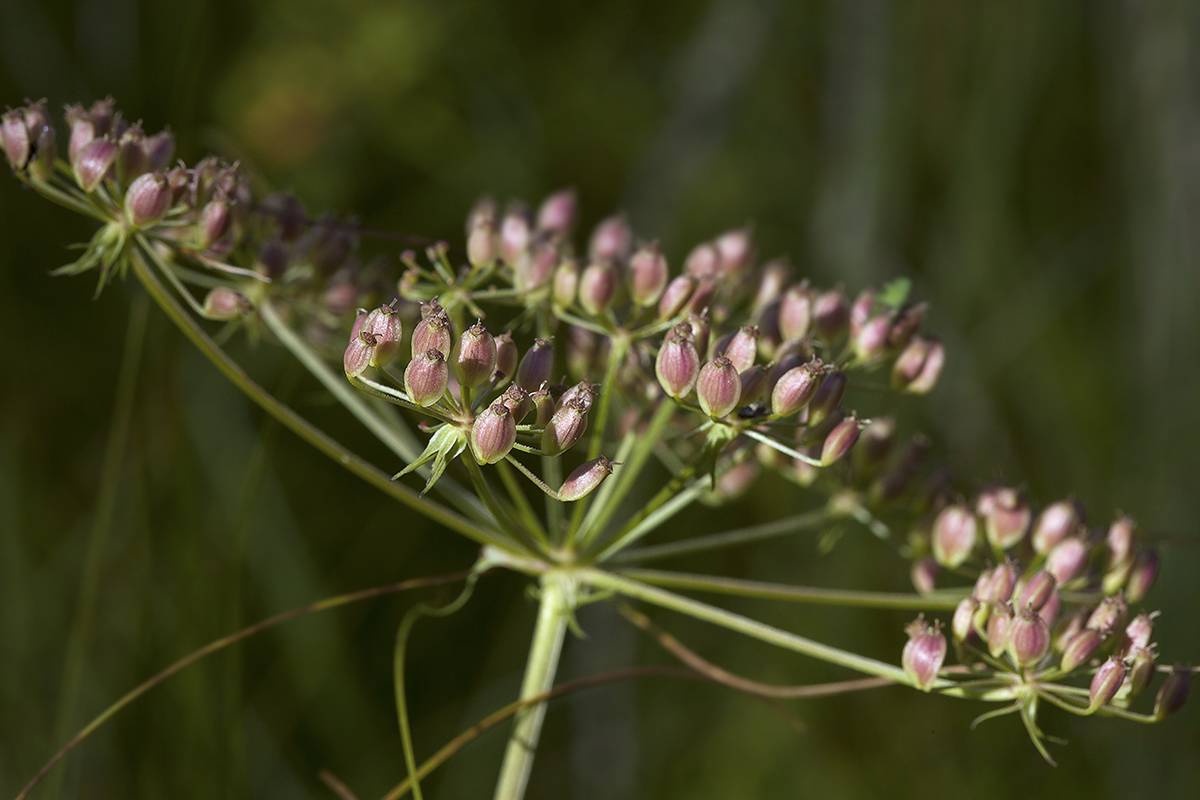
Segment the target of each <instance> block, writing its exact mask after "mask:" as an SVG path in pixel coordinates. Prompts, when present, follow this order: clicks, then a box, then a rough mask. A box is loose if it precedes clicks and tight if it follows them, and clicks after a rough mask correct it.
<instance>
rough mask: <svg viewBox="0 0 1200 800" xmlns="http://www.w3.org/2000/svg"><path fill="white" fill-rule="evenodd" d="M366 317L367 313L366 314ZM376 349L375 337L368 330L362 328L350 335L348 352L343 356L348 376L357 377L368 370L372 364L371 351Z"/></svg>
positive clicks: (343, 363) (347, 346)
mask: <svg viewBox="0 0 1200 800" xmlns="http://www.w3.org/2000/svg"><path fill="white" fill-rule="evenodd" d="M363 317H364V318H365V317H366V315H365V314H364V315H363ZM374 350H375V337H374V336H372V335H371V334H369V333H367V332H366V331H363V330H360V331H359V332H358V333H355V334H354V335H353V336H351V337H350V344H348V345H346V353H345V355H343V356H342V366H343V367H344V368H345V370H346V377H347V378H357V377H358V376H359V375H362V374H363V373H364V372H366V370H367V367H369V366H371V353H372V352H373V351H374Z"/></svg>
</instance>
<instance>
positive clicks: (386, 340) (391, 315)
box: [362, 306, 404, 368]
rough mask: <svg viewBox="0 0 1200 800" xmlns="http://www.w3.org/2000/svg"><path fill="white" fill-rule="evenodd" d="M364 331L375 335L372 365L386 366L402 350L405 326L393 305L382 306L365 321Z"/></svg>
mask: <svg viewBox="0 0 1200 800" xmlns="http://www.w3.org/2000/svg"><path fill="white" fill-rule="evenodd" d="M362 331H363V332H364V333H368V334H373V335H374V336H375V349H374V350H373V351H372V353H371V366H372V367H376V368H379V367H385V366H387V365H388V364H390V363H391V362H392V359H394V358H395V357H396V354H397V353H399V352H400V342H401V340H402V339H403V338H404V328H403V326H402V325H401V323H400V314H399V313H398V312H397V311H396V309H394V308H392V307H391V306H380V307H379V308H377V309H375V310H374V311H372V312H371V313H369V314H367V318H366V319H365V320H364V321H363V325H362Z"/></svg>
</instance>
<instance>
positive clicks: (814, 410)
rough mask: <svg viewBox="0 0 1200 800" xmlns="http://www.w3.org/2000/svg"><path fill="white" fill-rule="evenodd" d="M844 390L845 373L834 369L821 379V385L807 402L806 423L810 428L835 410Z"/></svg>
mask: <svg viewBox="0 0 1200 800" xmlns="http://www.w3.org/2000/svg"><path fill="white" fill-rule="evenodd" d="M845 392H846V373H844V372H842V371H841V370H834V371H833V372H830V373H828V374H827V375H825V377H824V378H823V379H822V380H821V385H820V386H818V387H817V391H816V392H815V393H814V394H813V396H812V400H810V401H809V403H808V425H809V427H810V428H811V427H812V426H814V425H819V424H820V423H821V421H822V420H824V419H826V418H827V417H828V416H829V415H830V414H832V413H833V412H834V411H836V410H837V407H838V404H839V403H841V402H842V395H843V394H844V393H845Z"/></svg>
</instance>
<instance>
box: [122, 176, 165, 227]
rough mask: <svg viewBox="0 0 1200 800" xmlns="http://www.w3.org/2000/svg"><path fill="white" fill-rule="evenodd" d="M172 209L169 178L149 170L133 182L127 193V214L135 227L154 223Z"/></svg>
mask: <svg viewBox="0 0 1200 800" xmlns="http://www.w3.org/2000/svg"><path fill="white" fill-rule="evenodd" d="M170 209H171V187H170V185H169V184H168V183H167V178H166V176H165V175H162V174H160V173H157V172H148V173H146V174H145V175H142V176H141V177H139V178H138V179H137V180H135V181H134V182H133V184H132V185H130V187H129V191H127V192H126V193H125V216H126V217H127V218H128V219H129V222H130V223H131V224H132V225H133V226H134V227H138V228H141V227H145V226H148V225H153V224H154V223H156V222H159V221H160V220H162V218H163V217H165V216H166V215H167V212H168V211H169V210H170Z"/></svg>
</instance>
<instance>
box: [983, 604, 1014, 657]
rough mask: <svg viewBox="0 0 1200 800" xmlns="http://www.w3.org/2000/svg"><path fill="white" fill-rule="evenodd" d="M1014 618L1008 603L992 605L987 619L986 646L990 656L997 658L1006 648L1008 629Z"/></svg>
mask: <svg viewBox="0 0 1200 800" xmlns="http://www.w3.org/2000/svg"><path fill="white" fill-rule="evenodd" d="M1014 619H1015V616H1014V615H1013V610H1012V606H1011V605H1009V604H1008V603H1000V604H998V605H995V606H992V610H991V615H990V616H989V617H988V621H987V646H988V652H989V653H991V654H992V658H999V657H1000V656H1001V655H1002V654H1003V653H1004V651H1005V650H1007V649H1008V630H1009V628H1011V627H1012V624H1013V620H1014Z"/></svg>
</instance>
